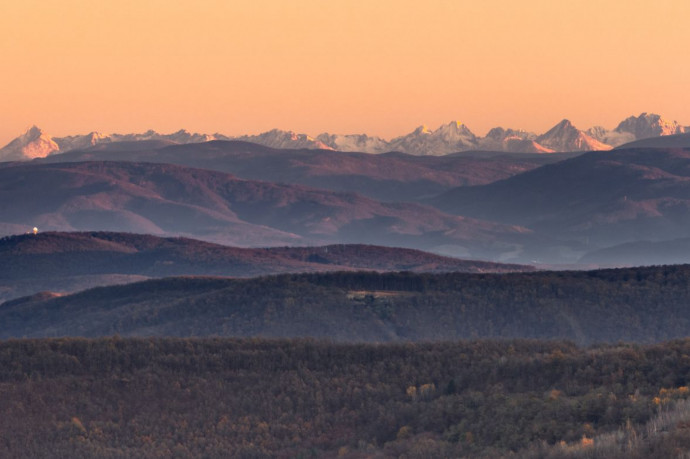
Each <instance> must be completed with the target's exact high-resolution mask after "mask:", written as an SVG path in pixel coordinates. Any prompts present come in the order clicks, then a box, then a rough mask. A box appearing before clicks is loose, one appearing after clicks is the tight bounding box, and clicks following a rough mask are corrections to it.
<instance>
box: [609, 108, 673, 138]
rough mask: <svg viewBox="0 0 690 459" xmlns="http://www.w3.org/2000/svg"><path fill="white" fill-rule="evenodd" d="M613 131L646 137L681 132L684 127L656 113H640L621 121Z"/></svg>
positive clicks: (636, 136)
mask: <svg viewBox="0 0 690 459" xmlns="http://www.w3.org/2000/svg"><path fill="white" fill-rule="evenodd" d="M614 131H616V132H619V133H623V132H628V133H630V134H632V135H633V136H634V137H635V139H644V138H647V137H659V136H662V135H673V134H682V133H683V132H684V131H685V129H684V128H683V127H682V126H681V125H679V124H678V123H677V122H676V121H668V120H665V119H664V118H662V117H661V116H659V115H657V114H656V113H641V114H640V116H637V117H636V116H631V117H628V118H626V119H624V120H623V121H621V123H620V124H619V125H618V127H616V129H614Z"/></svg>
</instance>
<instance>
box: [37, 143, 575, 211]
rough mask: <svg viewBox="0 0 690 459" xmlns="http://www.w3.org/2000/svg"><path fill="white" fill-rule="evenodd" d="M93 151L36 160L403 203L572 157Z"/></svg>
mask: <svg viewBox="0 0 690 459" xmlns="http://www.w3.org/2000/svg"><path fill="white" fill-rule="evenodd" d="M137 145H139V144H137V143H136V142H115V143H110V144H107V143H106V144H99V145H96V146H94V147H92V148H89V149H85V150H73V151H68V152H66V153H61V154H55V155H51V156H48V157H46V158H43V159H41V160H40V161H42V162H67V161H70V162H72V161H105V160H107V161H133V162H141V161H146V162H156V163H167V164H177V165H181V166H189V167H195V168H201V169H210V170H216V171H220V172H228V173H231V174H233V175H235V176H237V177H241V178H245V179H252V180H265V181H271V182H280V183H290V184H299V185H307V186H310V187H316V188H323V189H328V190H334V191H353V192H356V193H359V194H362V195H364V196H368V197H371V198H374V199H378V200H384V201H409V200H414V199H419V198H422V197H428V196H431V195H434V194H438V193H441V192H443V191H446V190H448V189H450V188H453V187H455V186H463V185H478V184H485V183H490V182H493V181H496V180H500V179H504V178H507V177H510V176H512V175H515V174H519V173H520V172H524V171H527V170H531V169H534V168H535V167H539V166H541V165H543V164H550V163H553V162H557V161H560V160H562V159H565V158H567V157H571V156H573V154H569V153H559V154H549V155H540V154H528V153H503V152H467V153H463V154H454V155H448V156H441V157H435V156H413V155H408V154H404V153H386V154H381V155H372V154H368V153H355V152H342V151H331V150H310V149H296V150H291V149H275V148H270V147H266V146H262V145H258V144H254V143H249V142H242V141H221V140H218V141H212V142H204V143H194V144H183V145H173V146H168V145H157V144H150V143H146V142H144V141H142V143H141V144H140V147H139V148H137Z"/></svg>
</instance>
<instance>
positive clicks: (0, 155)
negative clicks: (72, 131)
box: [0, 126, 60, 161]
mask: <svg viewBox="0 0 690 459" xmlns="http://www.w3.org/2000/svg"><path fill="white" fill-rule="evenodd" d="M59 150H60V147H59V146H58V144H57V143H56V142H55V141H54V140H53V139H52V138H51V137H50V136H49V135H48V134H46V133H44V132H43V131H42V130H41V129H39V128H38V127H37V126H32V127H31V128H29V129H28V130H27V131H26V132H25V133H24V134H22V135H20V136H19V137H17V138H16V139H14V140H13V141H11V142H10V143H8V144H7V145H5V146H4V147H3V148H1V149H0V161H24V160H28V159H34V158H45V157H46V156H48V155H50V154H52V153H54V152H56V151H59Z"/></svg>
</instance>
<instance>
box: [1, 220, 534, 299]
mask: <svg viewBox="0 0 690 459" xmlns="http://www.w3.org/2000/svg"><path fill="white" fill-rule="evenodd" d="M0 260H2V263H0V303H1V302H3V301H6V300H10V299H13V298H17V297H20V296H27V295H31V294H34V293H38V292H41V291H46V290H50V291H54V292H57V293H70V292H76V291H80V290H84V289H87V288H91V287H97V286H102V285H112V284H123V283H127V282H134V281H139V280H144V279H148V278H158V277H166V276H183V275H197V276H199V275H204V276H227V277H252V276H259V275H267V274H279V273H293V272H294V273H296V272H318V271H345V270H355V269H367V270H373V271H403V270H404V271H416V272H447V271H461V272H507V271H533V270H534V268H532V267H530V266H524V265H513V264H502V263H492V262H487V261H474V260H461V259H458V258H449V257H442V256H440V255H435V254H431V253H427V252H422V251H419V250H413V249H403V248H395V247H380V246H372V245H363V244H339V245H330V246H320V247H272V248H240V247H230V246H225V245H220V244H212V243H210V242H205V241H200V240H196V239H188V238H181V237H175V238H172V237H168V238H164V237H158V236H153V235H147V234H132V233H117V232H99V231H90V232H45V233H43V232H41V233H38V234H21V235H16V236H7V237H4V238H0Z"/></svg>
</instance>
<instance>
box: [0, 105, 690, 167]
mask: <svg viewBox="0 0 690 459" xmlns="http://www.w3.org/2000/svg"><path fill="white" fill-rule="evenodd" d="M689 132H690V126H681V125H680V124H678V123H677V122H676V121H668V120H665V119H664V118H662V117H661V116H659V115H657V114H653V113H642V114H640V115H639V116H630V117H628V118H626V119H625V120H623V121H621V122H620V123H619V124H618V126H617V127H616V128H615V129H613V130H608V129H605V128H603V127H601V126H595V127H592V128H590V129H588V130H586V131H582V130H579V129H577V128H576V127H575V126H573V124H572V123H571V122H570V121H568V120H567V119H564V120H563V121H561V122H559V123H558V124H557V125H556V126H554V127H553V128H551V129H550V130H549V131H547V132H546V133H544V134H541V135H537V134H535V133H532V132H527V131H523V130H517V129H504V128H502V127H497V128H494V129H491V130H490V131H489V133H488V134H487V135H486V136H485V137H480V136H477V135H475V134H474V133H473V132H472V131H471V130H470V129H469V128H468V127H467V126H466V125H465V124H463V123H461V122H458V121H452V122H450V123H448V124H445V125H443V126H440V127H439V128H438V129H436V130H432V129H429V128H428V127H426V126H420V127H418V128H417V129H415V130H414V131H412V132H411V133H409V134H406V135H403V136H399V137H395V138H393V139H391V140H390V141H387V140H385V139H382V138H381V137H375V136H373V137H372V136H369V135H367V134H355V135H341V134H329V133H322V134H319V135H318V136H316V137H311V136H309V135H307V134H300V133H296V132H293V131H283V130H280V129H273V130H270V131H267V132H264V133H261V134H258V135H243V136H236V137H229V136H226V135H223V134H219V133H215V134H199V133H190V132H188V131H186V130H183V129H182V130H179V131H177V132H174V133H171V134H160V133H158V132H155V131H153V130H149V131H146V132H143V133H140V134H102V133H99V132H90V133H88V134H86V135H73V136H67V137H52V136H50V135H48V134H47V133H45V132H44V131H42V130H41V129H40V128H38V127H36V126H32V127H31V128H30V129H28V130H27V131H26V132H25V133H24V134H22V135H21V136H19V137H17V138H16V139H14V140H13V141H11V142H10V143H9V144H7V145H6V146H5V147H3V148H0V161H21V160H29V159H34V158H41V157H46V156H49V155H53V154H56V153H64V152H67V151H70V150H74V149H83V148H89V147H93V146H96V145H101V144H107V143H113V142H132V141H144V140H146V141H165V142H171V143H174V144H187V143H199V142H207V141H211V140H241V141H246V142H252V143H257V144H259V145H264V146H268V147H272V148H294V149H321V150H337V151H347V152H363V153H386V152H390V151H399V152H402V153H408V154H412V155H419V156H428V155H433V156H440V155H446V154H449V153H458V152H463V151H473V150H480V151H505V152H517V153H552V152H571V151H592V150H609V149H611V148H614V147H617V146H620V145H622V144H625V143H628V142H633V141H636V140H640V139H645V138H650V137H660V136H668V135H676V134H683V133H689Z"/></svg>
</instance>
